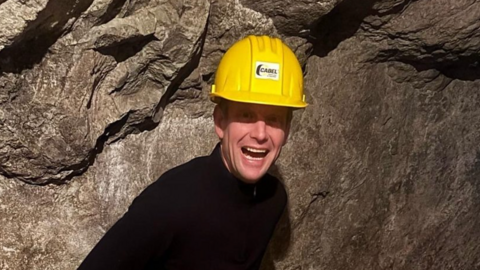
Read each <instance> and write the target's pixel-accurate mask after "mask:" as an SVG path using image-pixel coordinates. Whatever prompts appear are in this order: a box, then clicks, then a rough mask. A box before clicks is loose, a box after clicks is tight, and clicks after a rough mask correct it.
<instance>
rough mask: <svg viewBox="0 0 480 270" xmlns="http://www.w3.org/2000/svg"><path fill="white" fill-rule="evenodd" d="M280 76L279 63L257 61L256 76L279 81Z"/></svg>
mask: <svg viewBox="0 0 480 270" xmlns="http://www.w3.org/2000/svg"><path fill="white" fill-rule="evenodd" d="M279 76H280V65H279V64H277V63H267V62H256V64H255V78H258V79H270V80H276V81H278V78H279Z"/></svg>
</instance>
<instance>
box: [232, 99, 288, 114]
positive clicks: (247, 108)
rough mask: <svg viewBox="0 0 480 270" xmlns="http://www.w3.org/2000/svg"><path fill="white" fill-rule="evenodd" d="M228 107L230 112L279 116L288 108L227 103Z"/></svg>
mask: <svg viewBox="0 0 480 270" xmlns="http://www.w3.org/2000/svg"><path fill="white" fill-rule="evenodd" d="M228 107H229V109H230V110H231V111H255V112H258V113H266V114H274V113H275V114H277V113H278V114H281V113H286V112H288V110H289V108H287V107H283V106H273V105H263V104H255V103H244V102H235V101H229V104H228Z"/></svg>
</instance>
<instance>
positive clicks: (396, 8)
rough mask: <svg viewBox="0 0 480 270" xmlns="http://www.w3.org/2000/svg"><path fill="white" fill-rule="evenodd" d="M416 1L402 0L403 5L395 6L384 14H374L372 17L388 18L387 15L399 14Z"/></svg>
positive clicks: (378, 12)
mask: <svg viewBox="0 0 480 270" xmlns="http://www.w3.org/2000/svg"><path fill="white" fill-rule="evenodd" d="M417 1H418V0H404V1H403V3H401V4H399V5H397V6H394V7H392V8H391V9H389V10H387V11H385V12H381V11H377V12H374V13H373V14H372V15H378V16H388V15H394V14H401V13H402V12H403V11H404V10H405V9H406V8H407V7H408V6H409V5H410V4H412V3H414V2H417Z"/></svg>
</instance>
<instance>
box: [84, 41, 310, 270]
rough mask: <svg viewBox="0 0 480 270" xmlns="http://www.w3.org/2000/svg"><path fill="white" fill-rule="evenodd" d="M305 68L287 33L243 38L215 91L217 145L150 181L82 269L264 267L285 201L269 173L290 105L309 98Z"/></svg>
mask: <svg viewBox="0 0 480 270" xmlns="http://www.w3.org/2000/svg"><path fill="white" fill-rule="evenodd" d="M302 76H303V75H302V70H301V68H300V65H299V63H298V60H297V59H296V57H295V55H294V54H293V52H292V51H291V50H290V49H289V48H288V47H287V46H286V45H285V44H284V43H283V42H282V41H281V40H279V39H276V38H271V37H267V36H249V37H247V38H245V39H242V40H240V41H238V42H237V43H235V44H234V45H233V46H232V47H231V48H230V49H229V50H228V51H227V52H226V53H225V55H224V57H223V58H222V60H221V62H220V64H219V67H218V70H217V73H216V76H215V84H214V85H213V86H212V92H211V95H210V97H211V99H212V101H214V102H215V103H217V105H216V106H215V109H214V113H213V118H214V124H215V132H216V134H217V135H218V138H219V139H220V142H219V144H218V145H217V146H216V147H215V149H214V150H213V152H212V154H211V155H210V156H205V157H199V158H196V159H193V160H191V161H189V162H187V163H185V164H183V165H180V166H178V167H176V168H173V169H172V170H170V171H168V172H166V173H165V174H164V175H162V176H161V177H160V178H159V179H158V180H157V181H156V182H154V183H153V184H152V185H150V186H149V187H148V188H147V189H145V190H144V191H143V192H142V194H140V196H138V197H137V198H136V199H135V201H134V202H133V203H132V205H131V206H130V208H129V210H128V212H127V213H126V214H125V215H124V216H123V217H122V218H121V219H120V220H119V221H118V222H117V223H116V224H115V225H114V226H113V227H112V228H111V229H110V230H109V231H108V232H107V233H106V234H105V236H104V237H103V238H102V240H101V241H100V242H99V243H98V244H97V245H96V247H95V248H94V249H93V250H92V251H91V252H90V254H89V255H88V256H87V258H86V259H85V260H84V262H83V263H82V264H81V266H80V268H79V269H81V270H87V269H88V270H95V269H113V270H115V269H168V270H256V269H259V267H260V264H261V261H262V257H263V254H264V253H265V249H266V247H267V245H268V242H269V240H270V238H271V236H272V233H273V230H274V228H275V225H276V224H277V222H278V220H279V218H280V216H281V214H282V212H283V210H284V208H285V205H286V202H287V195H286V192H285V189H284V188H283V186H282V184H281V183H280V182H279V181H278V179H276V178H275V177H273V176H271V175H270V174H268V173H267V171H268V169H269V168H270V167H271V166H272V164H274V162H275V160H276V159H277V158H278V156H279V155H280V151H281V149H282V147H283V145H284V144H285V143H286V141H287V137H288V134H289V130H290V121H291V119H292V110H293V109H294V108H303V107H305V106H307V104H306V103H305V98H304V95H303V77H302Z"/></svg>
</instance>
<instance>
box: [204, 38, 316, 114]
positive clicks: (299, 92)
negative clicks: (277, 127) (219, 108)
mask: <svg viewBox="0 0 480 270" xmlns="http://www.w3.org/2000/svg"><path fill="white" fill-rule="evenodd" d="M210 97H211V99H212V100H213V101H214V102H215V101H216V100H215V98H224V99H228V100H232V101H237V102H245V103H255V104H265V105H274V106H285V107H293V108H304V107H306V106H307V103H305V97H304V95H303V72H302V69H301V67H300V63H299V62H298V60H297V58H296V56H295V54H294V53H293V52H292V51H291V50H290V48H288V46H287V45H285V44H284V43H283V42H282V41H281V40H280V39H278V38H273V37H269V36H248V37H246V38H244V39H242V40H240V41H237V42H236V43H235V44H234V45H232V46H231V47H230V48H229V49H228V50H227V52H226V53H225V55H224V56H223V58H222V60H221V61H220V64H219V66H218V69H217V73H216V75H215V84H214V85H212V92H211V93H210Z"/></svg>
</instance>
